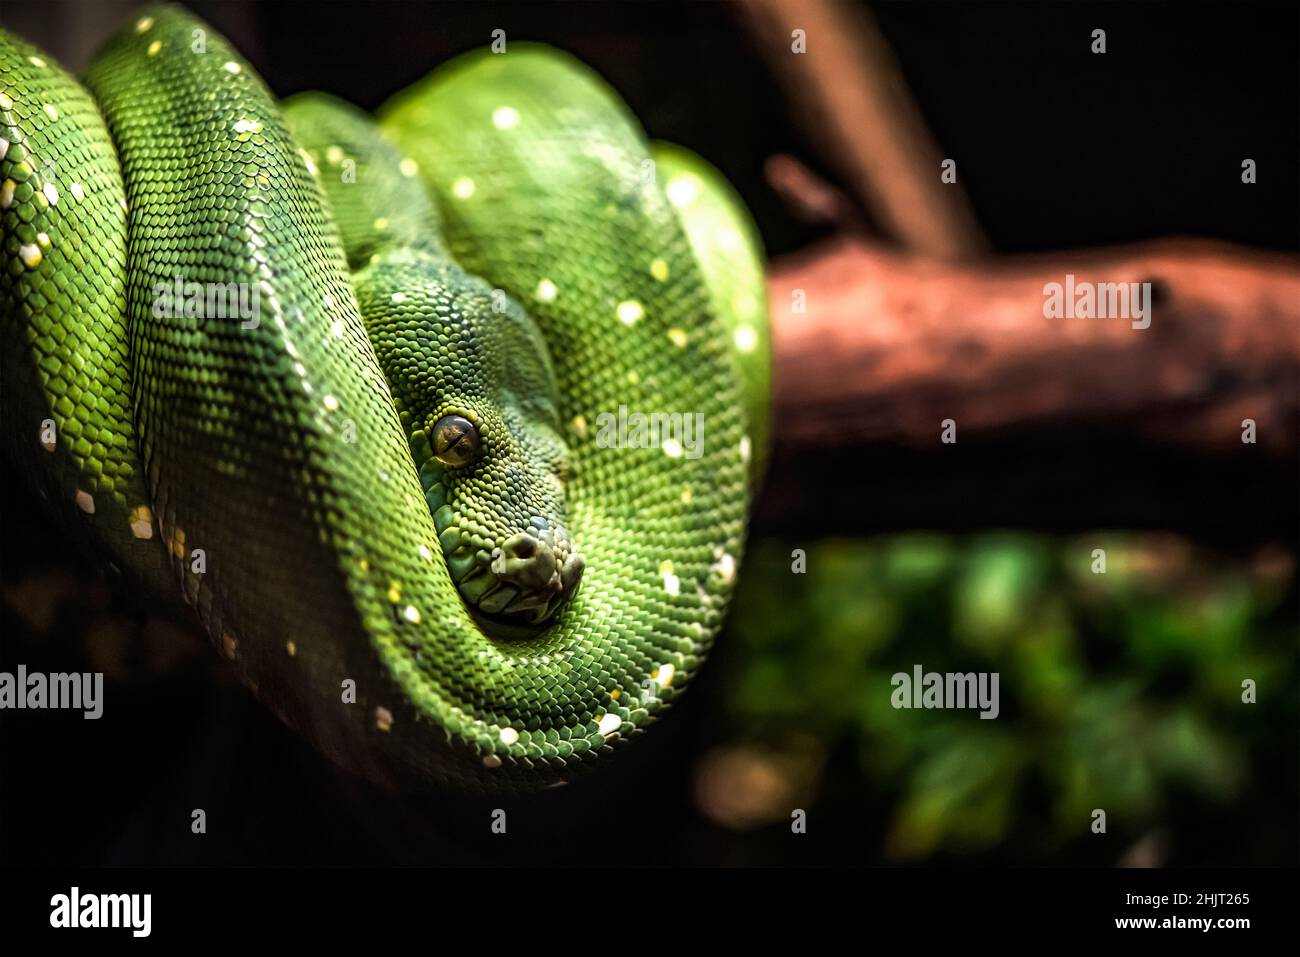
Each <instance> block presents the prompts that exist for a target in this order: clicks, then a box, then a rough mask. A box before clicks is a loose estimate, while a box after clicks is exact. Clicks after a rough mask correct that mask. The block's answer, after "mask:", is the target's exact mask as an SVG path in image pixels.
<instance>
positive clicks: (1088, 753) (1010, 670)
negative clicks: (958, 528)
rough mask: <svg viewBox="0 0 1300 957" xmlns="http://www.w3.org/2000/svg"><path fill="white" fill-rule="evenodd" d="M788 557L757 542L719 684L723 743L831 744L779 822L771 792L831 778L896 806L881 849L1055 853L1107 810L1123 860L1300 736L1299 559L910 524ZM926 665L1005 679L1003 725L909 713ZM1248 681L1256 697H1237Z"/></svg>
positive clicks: (869, 799)
mask: <svg viewBox="0 0 1300 957" xmlns="http://www.w3.org/2000/svg"><path fill="white" fill-rule="evenodd" d="M794 548H795V546H794V545H793V544H790V543H782V542H776V541H766V542H761V543H756V544H755V546H754V548H753V549H752V551H751V554H750V556H749V558H748V559H747V565H746V569H745V574H743V575H742V576H741V589H740V593H739V595H738V596H737V599H736V603H735V606H734V611H733V618H732V623H731V627H730V635H729V639H728V641H729V645H728V649H727V652H726V656H725V661H726V664H725V665H724V671H723V677H722V681H723V684H724V698H725V701H726V707H727V711H728V716H729V736H728V739H727V740H728V742H729V743H728V746H729V747H732V748H734V749H743V750H746V751H748V752H749V753H754V754H766V755H769V756H773V755H775V756H778V757H779V756H780V755H781V754H783V753H784V754H785V755H787V756H788V755H790V754H791V753H792V751H798V752H802V753H803V754H804V756H805V757H806V756H807V754H809V753H814V754H818V755H821V756H822V758H821V759H820V766H817V765H816V764H814V766H815V767H817V770H816V771H815V772H814V773H812V774H809V775H808V777H809V780H805V781H794V782H789V787H787V788H785V789H784V790H781V789H777V790H776V791H774V794H775V795H777V798H776V799H774V805H773V807H772V808H771V814H770V815H769V816H768V821H769V822H775V821H777V820H783V819H787V818H788V815H789V804H785V805H783V806H778V805H780V798H781V796H788V795H791V794H804V795H807V796H808V798H809V799H810V800H811V802H812V804H813V807H814V808H816V806H817V802H818V801H819V800H822V799H823V797H824V795H825V793H826V792H828V791H829V792H831V793H833V794H836V795H838V796H839V799H840V800H841V801H843V800H845V799H846V798H845V795H850V796H853V795H857V797H856V798H851V799H854V800H861V801H863V802H864V804H866V805H870V806H876V807H878V808H880V809H882V810H884V815H883V816H884V818H885V822H884V831H883V834H882V847H880V848H879V853H880V854H881V855H883V857H884V859H886V860H923V859H927V858H933V857H934V856H935V855H937V854H940V853H943V854H947V855H950V856H960V855H969V854H971V853H972V852H982V851H990V850H993V851H997V850H999V849H1001V850H1002V851H1003V852H1006V851H1007V848H1008V847H1010V848H1012V849H1013V850H1012V856H1014V857H1016V858H1017V859H1022V858H1023V857H1025V856H1026V855H1028V856H1029V857H1031V858H1032V859H1034V860H1054V859H1060V858H1062V857H1065V858H1069V857H1071V855H1069V854H1068V853H1067V854H1064V855H1063V854H1062V853H1061V851H1062V849H1063V848H1066V845H1068V844H1069V843H1070V842H1072V841H1075V842H1079V841H1082V842H1086V841H1087V839H1088V835H1089V833H1090V832H1089V827H1090V825H1091V823H1092V812H1093V809H1094V808H1102V809H1104V810H1105V811H1106V815H1107V827H1108V833H1111V834H1115V833H1117V832H1118V834H1119V836H1120V840H1118V841H1112V842H1111V843H1110V853H1111V855H1112V857H1111V859H1112V860H1114V859H1116V858H1117V857H1118V853H1117V852H1118V851H1122V850H1123V848H1124V847H1125V846H1127V845H1126V844H1125V842H1126V841H1127V842H1128V844H1130V845H1131V844H1132V842H1133V841H1135V840H1139V839H1141V838H1142V837H1143V836H1144V835H1148V834H1149V833H1151V831H1152V829H1156V830H1157V832H1158V833H1160V834H1163V835H1166V836H1167V837H1169V838H1170V839H1171V840H1172V841H1173V842H1177V841H1178V840H1179V839H1180V836H1181V835H1180V834H1179V833H1178V830H1179V828H1180V827H1185V826H1186V820H1187V818H1186V815H1176V814H1172V813H1171V811H1172V809H1173V808H1174V806H1179V807H1180V808H1181V807H1184V806H1185V805H1186V804H1187V803H1188V802H1191V803H1192V804H1194V805H1195V807H1196V808H1197V809H1198V813H1201V814H1202V815H1208V816H1211V817H1212V816H1214V815H1215V814H1216V813H1220V814H1221V813H1222V812H1221V809H1222V808H1223V807H1224V806H1232V803H1233V802H1235V801H1239V800H1241V799H1242V796H1243V795H1244V794H1246V793H1247V792H1248V791H1249V790H1250V788H1251V787H1252V786H1253V785H1257V784H1258V783H1259V782H1258V779H1259V775H1258V773H1257V772H1258V771H1259V770H1260V768H1259V765H1260V763H1261V762H1267V761H1268V760H1270V756H1269V753H1268V751H1269V749H1271V748H1273V747H1275V746H1276V744H1275V743H1276V741H1277V740H1279V736H1280V740H1284V741H1290V740H1293V739H1294V734H1295V732H1294V727H1293V726H1294V724H1295V720H1294V718H1295V714H1296V708H1297V689H1298V688H1300V674H1298V672H1297V655H1296V648H1297V631H1296V628H1295V625H1294V622H1295V615H1294V610H1293V606H1294V601H1295V593H1294V561H1293V559H1292V557H1291V556H1289V555H1287V554H1284V553H1280V552H1276V551H1273V552H1264V553H1261V554H1260V555H1259V556H1257V557H1255V558H1253V559H1251V560H1244V559H1241V560H1234V561H1230V560H1227V559H1224V558H1222V557H1221V556H1216V555H1214V554H1211V553H1205V552H1199V551H1197V550H1196V549H1194V548H1193V547H1192V546H1190V545H1189V544H1187V543H1186V542H1185V541H1183V540H1182V539H1178V538H1175V537H1173V536H1168V535H1154V534H1143V535H1138V534H1113V533H1107V534H1096V535H1091V536H1086V537H1080V538H1077V539H1071V540H1062V539H1060V538H1050V537H1044V536H1038V535H1027V534H1019V533H1015V534H1013V533H998V534H983V535H979V536H974V537H969V538H958V537H951V536H941V535H930V534H907V535H900V536H895V537H889V538H879V539H868V540H831V541H822V542H819V543H816V544H814V545H812V546H811V547H809V548H808V549H807V552H806V561H807V566H806V569H807V570H806V573H804V574H796V573H794V572H793V571H792V563H793V561H794V559H793V557H792V552H793V550H794ZM1097 548H1103V549H1104V550H1105V559H1106V570H1105V573H1104V574H1098V573H1096V572H1094V563H1095V553H1094V549H1097ZM917 664H919V665H921V666H922V667H923V669H924V670H925V671H927V672H930V671H937V672H971V671H974V672H998V673H999V674H1000V689H999V690H1000V703H1001V713H1000V715H999V716H998V718H997V719H996V720H980V719H979V715H978V711H977V710H916V709H913V710H896V709H895V708H894V707H893V706H892V704H891V694H892V691H893V687H892V685H891V680H890V679H891V676H892V675H893V674H894V673H896V672H906V673H908V674H910V673H911V672H912V669H913V666H914V665H917ZM1247 678H1250V679H1253V680H1254V681H1255V683H1256V686H1257V694H1258V698H1259V703H1257V704H1245V703H1243V701H1242V693H1243V692H1242V682H1243V680H1244V679H1247ZM1288 750H1290V749H1288ZM1272 759H1273V760H1286V761H1290V762H1291V763H1292V764H1294V763H1295V760H1296V754H1295V752H1294V751H1293V750H1290V753H1287V754H1285V755H1273V756H1272ZM775 766H785V767H801V766H802V767H807V766H808V762H806V761H805V762H804V763H803V764H802V765H800V764H798V763H791V762H789V761H785V763H784V764H783V765H782V764H780V762H779V761H778V762H777V764H776V765H775ZM1216 808H1217V809H1220V810H1219V811H1217V812H1216ZM706 810H707V809H706ZM751 810H752V809H751ZM1292 811H1294V809H1292ZM813 813H815V811H814V812H813ZM714 816H715V817H718V816H719V815H717V814H715V815H714ZM761 818H762V815H758V817H757V818H755V819H754V820H750V821H748V822H746V823H745V824H744V825H743V826H752V825H753V824H754V823H755V820H759V819H761ZM724 823H732V824H733V826H742V825H739V824H738V823H737V822H726V821H724ZM1171 829H1172V831H1173V833H1170V830H1171ZM1080 846H1083V845H1080ZM1066 850H1068V848H1066ZM1073 856H1074V857H1078V856H1079V855H1078V854H1076V855H1073ZM1085 856H1086V855H1085Z"/></svg>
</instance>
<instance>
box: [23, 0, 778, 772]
mask: <svg viewBox="0 0 1300 957" xmlns="http://www.w3.org/2000/svg"><path fill="white" fill-rule="evenodd" d="M0 226H2V227H3V228H2V232H0V240H2V246H0V304H2V305H3V315H2V316H0V344H2V345H3V350H4V354H3V363H2V365H0V372H2V373H3V392H2V393H0V410H3V414H4V422H3V428H2V429H0V435H2V436H3V439H2V441H3V446H4V449H5V453H6V455H7V456H8V458H9V459H10V460H11V462H12V463H13V464H14V465H15V466H16V467H17V469H18V470H19V471H20V472H21V473H22V474H23V476H24V477H25V478H26V479H27V480H28V481H29V482H30V484H31V486H32V487H33V488H34V489H35V490H36V491H37V492H38V493H39V494H40V495H41V496H42V497H43V498H44V499H45V500H46V501H47V502H48V504H49V506H50V508H51V509H52V510H53V511H54V513H55V514H56V515H57V516H59V517H60V518H61V519H63V520H65V522H66V524H67V526H68V527H69V528H70V529H73V530H74V531H75V532H76V533H77V534H79V535H81V536H82V537H83V538H85V539H86V540H87V542H88V544H90V545H91V546H93V547H94V548H95V549H97V550H98V553H99V554H101V555H103V556H104V560H105V561H106V562H107V563H109V564H110V565H111V566H112V567H113V568H114V569H116V570H117V571H118V572H120V573H121V575H122V576H123V578H124V580H125V581H127V582H128V583H130V584H132V586H133V587H136V588H138V589H139V593H140V594H141V595H142V596H146V597H147V598H148V599H149V600H151V601H157V602H160V603H161V602H170V601H173V600H176V599H179V598H183V599H184V601H185V602H186V603H187V604H188V605H189V606H190V607H192V609H193V610H194V612H196V613H197V618H198V620H199V621H200V622H201V623H202V626H203V628H204V629H205V630H206V632H207V633H208V635H209V636H210V638H211V639H212V641H213V643H214V644H215V646H216V647H217V649H218V650H219V651H220V652H222V653H223V654H225V655H226V656H227V657H228V658H230V659H231V660H232V661H233V662H234V665H235V667H236V668H237V669H238V671H239V674H240V676H241V678H242V680H243V681H244V682H245V683H246V684H247V685H248V686H249V687H250V688H251V689H252V690H253V692H254V693H255V694H256V695H257V696H258V697H259V698H260V699H261V700H263V701H264V702H265V703H267V704H268V705H269V706H270V707H271V708H272V709H273V710H274V711H275V712H276V713H277V714H278V715H280V717H281V718H282V719H283V720H284V721H285V722H287V723H288V724H289V725H290V726H291V727H292V728H294V729H296V730H297V731H299V732H300V733H301V734H303V735H304V736H306V737H307V738H308V739H309V740H311V741H312V742H313V743H314V744H315V745H316V746H317V747H318V748H319V749H320V750H321V751H322V752H324V753H325V754H327V755H329V756H331V757H332V758H334V759H335V760H337V761H339V762H340V763H342V764H344V765H345V766H347V767H349V768H352V769H354V770H356V771H358V772H360V773H363V774H366V775H368V776H370V777H372V778H374V779H377V780H380V781H385V782H389V783H392V784H397V785H406V784H409V783H427V784H431V785H435V786H436V785H445V784H456V785H469V786H484V787H494V786H497V785H500V784H509V785H512V786H515V785H517V786H538V785H549V784H554V783H557V782H561V781H564V780H566V779H567V778H568V777H570V776H571V774H572V773H573V772H574V771H576V770H577V769H580V768H583V767H585V766H587V765H589V764H592V763H593V762H596V761H597V760H598V759H599V758H600V757H601V756H602V755H605V754H608V753H610V752H611V751H613V750H615V749H616V748H618V747H619V746H620V745H621V744H623V743H624V742H627V741H629V740H630V739H632V738H633V737H634V736H635V735H636V734H637V733H639V732H641V731H642V730H643V729H645V728H646V727H647V726H648V725H649V724H651V723H652V722H653V721H654V720H655V719H656V718H657V717H658V716H659V715H660V714H661V713H662V712H663V710H664V708H665V706H667V705H669V704H670V703H671V702H672V701H673V699H674V698H675V697H676V696H677V695H678V694H679V693H680V692H681V691H682V689H683V688H684V687H685V686H686V685H687V684H688V683H689V681H690V679H691V677H692V675H693V674H694V673H695V672H696V671H697V669H698V667H699V666H700V664H701V662H702V660H703V658H704V656H705V654H706V653H707V651H708V649H709V647H710V644H711V643H712V641H713V639H714V637H715V636H716V634H717V633H718V630H719V628H720V626H721V624H722V622H723V619H724V617H725V614H726V610H727V604H728V600H729V597H730V595H731V593H732V591H733V586H734V584H735V580H736V571H737V567H738V564H739V562H740V560H741V556H742V548H743V542H744V537H745V528H746V518H747V512H748V507H749V501H750V497H751V494H752V488H753V485H754V481H755V477H756V476H757V474H758V469H759V467H760V464H761V459H762V457H763V451H764V449H765V448H766V444H767V428H768V425H767V392H768V361H769V360H768V355H769V339H768V330H767V323H766V319H765V315H766V306H765V303H764V292H763V275H762V259H761V254H760V252H759V248H760V247H759V245H758V241H757V238H756V233H755V230H754V227H753V225H752V223H751V221H750V219H749V217H748V214H747V213H746V211H745V210H744V207H743V206H742V205H741V204H740V202H739V200H738V199H737V198H736V196H735V194H734V193H733V192H732V191H731V189H730V187H729V186H728V185H727V184H726V183H725V181H723V179H722V178H721V176H720V175H719V174H718V173H717V172H716V171H715V170H713V169H712V168H711V167H709V166H708V165H707V164H705V163H704V162H703V161H702V160H700V159H699V158H698V157H695V156H694V155H693V154H691V153H689V152H687V151H685V150H682V149H681V148H678V147H669V146H666V145H653V146H652V145H651V144H649V143H648V142H647V140H646V137H645V134H644V132H643V131H642V130H641V129H640V128H639V126H638V124H637V122H636V121H635V119H634V118H633V117H632V116H631V114H630V113H629V111H628V109H627V108H626V106H625V105H624V104H623V103H622V102H621V101H620V100H619V99H618V97H617V95H616V94H615V93H614V92H613V91H612V90H611V89H610V88H609V87H608V86H607V85H606V84H605V83H604V82H603V81H602V80H601V79H600V78H599V77H597V76H596V75H595V74H594V73H593V72H592V71H591V70H589V69H588V68H587V67H585V66H583V65H582V64H580V63H578V62H577V61H575V60H574V59H573V58H571V57H570V56H568V55H567V54H563V53H560V52H558V51H556V50H552V49H549V48H544V47H540V46H534V45H528V44H522V43H521V44H515V43H513V42H512V43H511V44H510V46H509V47H508V48H507V49H506V51H505V52H490V51H488V50H486V49H485V50H483V51H481V52H475V53H471V54H467V55H465V56H463V57H460V58H458V59H456V60H454V61H453V62H451V63H449V64H446V65H444V66H443V67H441V68H439V69H437V70H436V71H435V72H433V73H432V74H431V75H430V76H428V77H427V78H425V79H424V80H422V81H420V82H418V83H416V84H415V85H414V86H412V87H411V88H409V89H407V90H405V91H402V92H400V93H399V94H397V95H396V96H395V97H394V98H393V100H392V101H391V102H390V103H389V104H388V105H386V106H385V107H384V108H383V109H382V110H381V111H379V114H378V118H377V119H374V118H371V117H369V116H367V115H366V114H364V113H362V112H360V111H359V110H356V109H354V108H352V107H350V106H348V105H347V104H345V103H342V102H340V101H338V100H335V99H332V98H330V97H327V96H324V95H317V94H307V95H302V96H299V97H296V98H293V99H291V100H289V101H287V102H286V103H284V104H280V103H277V102H276V101H275V100H274V99H273V97H272V96H271V94H270V93H269V91H268V90H267V88H266V86H265V85H264V83H263V82H262V81H261V79H260V78H259V77H258V76H257V75H256V73H255V72H254V70H253V69H252V68H251V67H250V65H249V63H248V62H247V61H246V60H244V59H243V58H242V57H241V56H240V55H239V54H238V53H237V52H236V51H235V50H233V49H232V48H231V47H230V45H229V44H228V43H226V42H225V41H224V40H223V39H222V38H221V37H220V36H219V35H218V34H217V33H216V31H214V30H212V29H211V28H210V27H208V26H207V25H206V24H204V23H203V22H201V21H199V20H197V19H195V18H194V17H193V16H192V15H190V14H189V13H188V12H186V11H183V10H180V9H177V8H173V7H167V6H164V7H157V8H153V9H149V10H146V11H144V12H143V13H140V14H137V15H136V16H133V17H132V18H131V20H130V22H128V23H125V24H124V25H123V26H122V28H121V29H120V30H119V31H118V32H117V33H116V34H115V35H114V36H112V37H111V38H110V39H109V40H108V42H107V43H106V45H105V46H104V47H103V49H102V50H101V51H100V53H99V54H98V55H97V56H96V57H95V58H94V60H93V61H92V63H91V65H90V67H89V68H88V70H87V71H86V72H85V74H84V76H82V77H81V79H80V81H78V80H76V79H74V78H72V77H71V76H70V75H69V74H68V73H66V72H65V71H64V70H62V69H61V68H60V67H59V66H58V64H56V63H55V62H54V61H53V60H52V59H51V58H50V57H48V56H46V55H44V54H43V53H42V52H41V51H40V50H38V49H36V48H35V47H33V46H31V45H30V44H28V43H26V42H24V41H22V40H20V39H17V38H15V37H13V36H11V35H8V34H6V33H4V32H3V31H0ZM250 306H252V307H254V308H248V307H250ZM655 413H659V414H660V417H659V419H658V420H657V421H658V422H659V426H660V427H659V428H658V430H656V429H655V428H653V427H650V428H641V427H639V426H638V425H637V423H638V422H640V423H642V425H644V423H645V422H647V421H648V422H650V423H651V424H652V425H653V423H654V422H655V421H656V420H655V419H654V418H653V417H652V416H653V414H655ZM673 415H676V416H677V420H674V419H672V418H671V417H672V416H673ZM638 416H640V417H641V418H640V419H638ZM675 421H676V422H677V423H680V427H679V426H678V425H675ZM688 422H689V423H694V424H698V425H699V426H701V428H699V429H697V430H696V433H695V434H690V433H689V432H688V431H687V430H686V429H685V424H686V423H688ZM110 706H111V702H110Z"/></svg>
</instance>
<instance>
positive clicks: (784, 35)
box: [742, 0, 987, 259]
mask: <svg viewBox="0 0 1300 957" xmlns="http://www.w3.org/2000/svg"><path fill="white" fill-rule="evenodd" d="M742 7H743V8H744V10H745V11H746V13H747V14H748V19H749V23H750V25H751V28H752V29H753V31H754V34H755V36H756V38H757V40H758V43H759V47H760V48H761V50H762V52H763V54H764V56H766V57H767V59H768V61H769V62H770V63H771V64H772V67H773V69H774V70H775V72H776V75H777V77H778V79H780V80H781V82H782V84H783V86H784V88H785V90H786V94H787V96H789V98H790V100H791V101H792V102H793V103H794V104H795V106H796V107H797V109H796V110H793V111H792V113H793V115H794V116H795V117H797V118H799V119H800V120H801V126H802V128H803V130H804V132H805V133H806V134H807V135H808V136H809V137H810V138H811V139H812V141H813V142H814V143H815V144H816V145H817V146H818V148H819V151H820V155H821V157H822V159H823V160H824V161H825V162H826V164H827V165H828V166H829V167H830V168H831V169H832V170H833V171H834V172H835V174H836V177H837V178H838V179H839V180H840V181H841V182H843V183H844V185H845V187H846V188H847V190H848V191H849V193H850V194H851V195H852V197H853V199H854V200H855V201H856V202H857V203H858V204H860V205H861V207H862V208H863V209H865V210H868V211H869V212H870V213H871V214H872V216H873V217H874V218H875V220H876V221H877V222H878V223H879V225H880V227H881V228H882V229H883V230H884V231H885V232H886V233H887V234H888V235H890V236H891V237H893V238H896V239H897V240H899V241H900V242H901V243H902V244H903V245H904V246H905V247H906V248H908V249H910V250H911V251H913V252H916V253H920V254H924V255H928V256H932V257H935V258H938V259H965V258H970V257H972V256H975V255H978V254H980V253H982V252H984V251H985V250H986V247H987V243H986V241H985V239H984V237H983V235H982V234H981V232H980V229H979V226H978V225H977V224H976V222H975V218H974V216H973V215H972V213H971V211H970V207H969V205H968V204H967V201H966V197H965V194H964V193H963V192H962V189H961V187H960V186H958V185H957V184H955V183H953V184H944V183H942V182H940V180H939V174H940V166H939V164H940V161H941V160H942V159H943V155H942V154H941V153H940V151H939V148H938V146H937V145H936V144H935V142H934V140H933V139H932V138H931V136H930V134H929V132H928V131H927V129H926V126H925V121H924V120H923V119H922V117H921V112H920V110H919V109H918V108H917V106H916V103H915V102H914V101H913V99H912V97H911V94H910V93H909V92H908V89H907V85H906V83H905V82H904V80H903V77H902V74H901V72H900V71H899V68H898V64H897V62H896V61H895V60H894V57H893V54H892V53H891V52H890V50H889V45H888V44H887V43H886V41H885V38H884V37H883V36H881V34H880V31H879V30H878V29H877V27H876V24H875V21H874V20H873V19H872V17H871V14H870V13H869V12H868V11H867V9H866V8H865V7H860V6H849V5H847V4H843V3H839V2H836V0H743V2H742ZM794 30H802V31H803V32H804V36H805V38H806V42H807V52H806V53H795V52H793V51H792V49H791V44H792V33H793V31H794Z"/></svg>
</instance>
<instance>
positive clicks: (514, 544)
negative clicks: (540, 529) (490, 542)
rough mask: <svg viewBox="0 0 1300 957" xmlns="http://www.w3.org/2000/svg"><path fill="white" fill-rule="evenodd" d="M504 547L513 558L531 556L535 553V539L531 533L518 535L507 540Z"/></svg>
mask: <svg viewBox="0 0 1300 957" xmlns="http://www.w3.org/2000/svg"><path fill="white" fill-rule="evenodd" d="M506 548H507V549H508V550H509V551H510V553H511V554H513V555H514V557H515V558H532V557H533V555H535V554H536V553H537V539H535V538H533V537H532V536H531V535H519V536H517V537H516V538H514V539H512V540H511V541H510V542H508V543H507V544H506Z"/></svg>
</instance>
